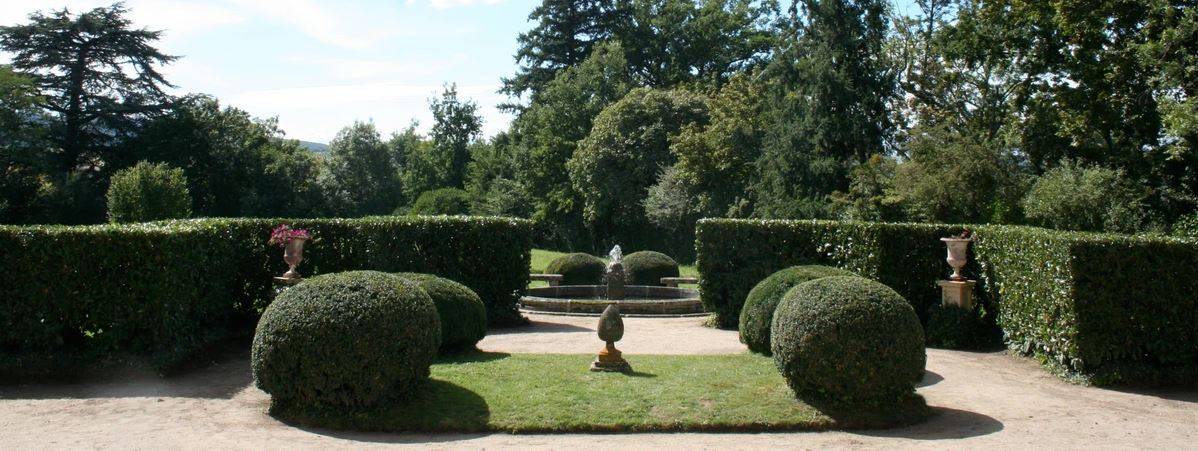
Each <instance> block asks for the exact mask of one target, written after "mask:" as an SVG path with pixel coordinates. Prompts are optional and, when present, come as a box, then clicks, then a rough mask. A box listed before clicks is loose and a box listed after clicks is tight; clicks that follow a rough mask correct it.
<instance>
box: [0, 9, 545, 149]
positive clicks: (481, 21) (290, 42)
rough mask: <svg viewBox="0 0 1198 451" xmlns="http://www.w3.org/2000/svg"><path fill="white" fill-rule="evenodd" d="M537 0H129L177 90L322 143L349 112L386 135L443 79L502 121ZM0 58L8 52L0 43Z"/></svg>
mask: <svg viewBox="0 0 1198 451" xmlns="http://www.w3.org/2000/svg"><path fill="white" fill-rule="evenodd" d="M111 3H112V1H111V0H107V1H106V0H0V24H4V25H11V24H16V23H21V22H24V21H26V17H27V16H28V15H29V13H30V12H33V11H36V10H50V9H60V8H62V7H67V8H70V9H71V10H72V11H73V12H78V11H84V10H88V9H91V8H95V7H98V6H107V5H109V4H111ZM539 3H540V2H539V0H389V1H388V0H127V1H126V6H128V7H129V9H130V10H131V19H132V20H133V22H134V24H135V25H136V26H138V27H146V28H150V29H160V30H164V35H163V38H162V40H161V41H159V43H158V48H159V49H160V50H162V51H163V52H165V53H168V54H172V55H177V56H180V57H182V58H181V59H180V60H178V61H176V62H175V63H173V64H171V65H169V66H166V67H164V68H163V73H164V74H165V75H166V77H167V80H169V81H170V82H171V83H173V84H175V85H176V86H177V88H176V89H175V90H174V92H175V93H177V94H184V93H205V94H210V95H214V96H216V97H217V98H219V99H220V100H221V102H222V104H225V105H231V106H235V107H237V108H241V109H243V110H246V111H248V112H250V113H251V114H253V115H255V116H258V117H263V118H267V117H277V118H278V120H279V125H280V128H282V129H283V130H284V131H285V132H286V135H287V137H288V138H292V139H301V140H305V141H316V142H322V143H327V142H329V141H330V140H332V139H333V136H334V135H336V133H337V131H338V130H340V129H341V128H342V127H344V126H347V125H349V124H351V123H353V121H355V120H361V121H373V122H374V124H375V125H376V126H377V127H378V128H379V130H380V131H381V132H383V133H384V134H385V135H388V134H390V133H391V132H394V131H399V130H402V129H404V128H407V126H408V124H409V123H411V122H412V121H413V120H416V121H419V124H420V125H419V129H420V130H424V131H427V130H428V128H429V126H430V125H431V123H432V116H431V114H430V113H429V112H428V100H429V99H430V98H432V97H434V96H436V95H438V94H439V93H440V92H441V90H442V86H443V84H445V83H456V84H457V86H458V93H459V96H462V97H466V98H469V99H471V100H474V101H475V102H477V103H478V105H479V109H480V113H481V114H482V117H483V121H484V123H483V133H484V135H487V136H490V135H493V134H495V133H497V132H499V131H501V130H504V129H506V128H507V126H508V124H509V123H510V122H511V116H510V115H508V114H506V113H503V112H500V111H498V110H497V109H496V108H495V105H497V104H499V103H501V102H503V101H504V100H506V97H505V96H503V95H502V94H497V93H496V90H497V89H499V85H500V78H501V77H505V76H510V75H511V74H512V73H514V71H515V68H516V64H515V60H514V59H513V58H512V55H513V54H514V53H515V51H516V37H517V36H518V35H519V34H520V33H521V32H523V31H526V30H527V29H529V28H530V27H531V26H532V24H531V23H530V22H528V20H527V18H528V14H529V12H531V11H532V9H533V8H534V7H535V6H536V5H537V4H539ZM0 61H7V57H6V56H3V55H0Z"/></svg>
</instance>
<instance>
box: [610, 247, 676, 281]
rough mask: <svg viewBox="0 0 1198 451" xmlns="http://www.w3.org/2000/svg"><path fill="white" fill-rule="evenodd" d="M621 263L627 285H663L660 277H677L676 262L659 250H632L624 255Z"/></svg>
mask: <svg viewBox="0 0 1198 451" xmlns="http://www.w3.org/2000/svg"><path fill="white" fill-rule="evenodd" d="M623 263H624V280H625V282H626V283H628V284H629V285H650V286H664V285H665V284H663V283H661V278H662V277H678V262H676V261H674V259H672V258H670V256H669V255H666V254H663V253H661V252H654V251H637V252H633V253H631V254H628V255H625V256H624V260H623Z"/></svg>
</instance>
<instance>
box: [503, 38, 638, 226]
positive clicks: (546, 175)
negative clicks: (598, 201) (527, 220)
mask: <svg viewBox="0 0 1198 451" xmlns="http://www.w3.org/2000/svg"><path fill="white" fill-rule="evenodd" d="M630 89H632V82H631V78H630V75H629V72H628V65H627V62H626V61H625V59H624V51H623V48H622V47H621V46H620V44H619V43H616V42H609V43H604V44H602V45H600V46H598V47H596V48H595V51H594V53H593V54H591V56H590V57H589V58H587V59H586V61H583V62H582V64H579V65H577V66H574V67H570V68H567V69H565V70H564V71H562V72H561V73H560V74H558V75H557V77H556V78H554V79H553V81H552V82H550V83H549V84H548V85H547V86H546V87H545V88H544V90H543V91H542V92H541V95H540V96H539V97H538V99H537V101H536V102H534V103H533V104H532V105H530V106H529V107H528V109H527V110H525V111H524V112H523V113H522V114H520V116H519V117H517V118H516V120H515V121H514V122H513V124H512V127H513V135H514V139H515V140H516V141H517V142H516V144H515V145H516V158H517V159H518V160H519V164H518V165H517V168H516V181H518V182H519V183H520V184H521V185H523V186H524V187H526V188H527V189H528V194H529V198H530V199H531V201H532V203H533V208H534V212H533V214H532V216H533V218H534V219H536V220H538V221H539V222H542V223H546V224H550V225H551V226H552V227H551V230H550V232H551V233H555V234H556V235H557V238H558V240H559V241H563V242H565V243H566V244H567V246H566V247H571V246H569V244H571V243H580V242H581V241H584V239H583V238H582V237H581V236H579V234H578V232H580V230H581V229H582V228H583V227H582V208H581V202H579V201H578V198H579V194H578V193H577V192H576V191H575V190H574V187H573V185H571V183H570V177H569V172H568V171H567V170H566V162H567V161H569V160H570V158H571V157H573V156H574V153H575V150H576V149H577V148H578V142H579V141H581V140H582V139H583V138H585V137H586V136H587V134H588V133H590V132H591V125H592V122H593V121H594V119H595V116H597V115H599V112H601V111H603V109H604V108H606V107H607V106H608V105H610V104H612V103H613V102H615V101H617V100H619V99H620V98H622V97H624V95H625V94H626V93H627V92H628V91H629V90H630ZM571 232H573V233H571Z"/></svg>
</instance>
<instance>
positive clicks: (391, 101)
mask: <svg viewBox="0 0 1198 451" xmlns="http://www.w3.org/2000/svg"><path fill="white" fill-rule="evenodd" d="M441 89H442V86H441V85H413V84H404V83H396V82H380V83H362V84H347V85H329V86H304V87H294V88H282V89H269V90H258V91H246V92H240V93H236V94H232V95H229V96H225V97H224V98H223V100H225V101H227V103H228V104H229V105H233V106H236V107H238V108H242V109H244V110H246V111H249V112H250V113H252V114H254V115H257V116H261V117H273V116H277V117H278V118H279V125H280V127H281V128H283V129H284V130H287V133H288V136H289V137H291V138H297V139H304V140H309V141H319V142H328V141H329V140H330V139H332V137H333V135H334V134H336V133H337V130H339V129H341V127H344V126H346V125H349V124H350V123H352V122H353V121H355V120H373V121H374V122H375V124H376V125H378V127H379V129H380V130H381V131H383V132H384V133H386V132H391V131H398V130H400V129H402V128H404V127H406V126H407V125H408V123H409V122H410V121H411V120H412V119H416V120H418V121H419V122H420V125H421V127H420V128H421V130H423V131H427V130H428V127H429V126H430V122H431V116H430V114H429V112H428V100H429V99H430V98H432V97H434V96H436V95H438V94H439V93H440V92H441ZM496 89H498V85H463V86H458V95H459V96H461V97H463V98H467V99H470V100H473V101H475V102H477V103H478V105H479V109H480V111H479V113H480V114H481V115H482V117H483V133H484V134H485V135H493V134H495V133H498V132H499V131H502V130H504V129H506V128H507V125H508V123H509V122H510V121H511V118H510V117H509V116H508V115H507V114H506V113H503V112H500V111H499V110H498V109H496V108H495V107H494V105H496V104H497V103H499V101H500V100H502V96H501V95H500V94H497V93H496V92H495V90H496ZM362 114H369V116H366V117H363V116H362Z"/></svg>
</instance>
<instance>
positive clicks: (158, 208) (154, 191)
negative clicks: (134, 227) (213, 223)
mask: <svg viewBox="0 0 1198 451" xmlns="http://www.w3.org/2000/svg"><path fill="white" fill-rule="evenodd" d="M188 216H191V195H190V194H188V193H187V177H185V176H184V175H183V170H181V169H179V168H172V167H170V166H168V165H166V164H163V163H147V162H144V161H143V162H140V163H137V164H136V165H134V166H133V167H131V168H129V169H125V170H121V171H118V172H117V173H116V174H113V176H112V181H111V183H110V184H109V185H108V220H109V221H112V222H114V223H120V222H147V221H157V220H162V219H177V218H186V217H188Z"/></svg>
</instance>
